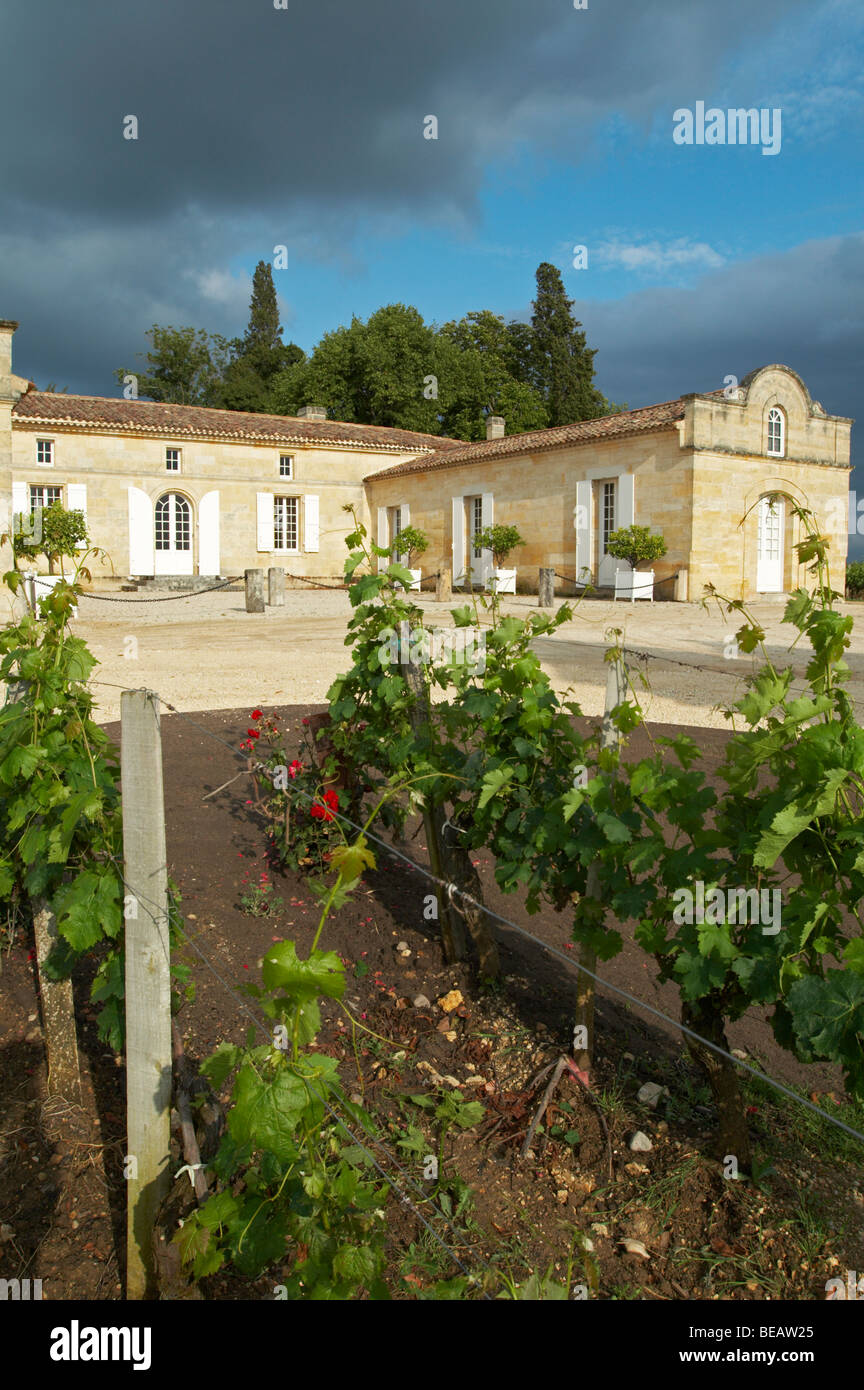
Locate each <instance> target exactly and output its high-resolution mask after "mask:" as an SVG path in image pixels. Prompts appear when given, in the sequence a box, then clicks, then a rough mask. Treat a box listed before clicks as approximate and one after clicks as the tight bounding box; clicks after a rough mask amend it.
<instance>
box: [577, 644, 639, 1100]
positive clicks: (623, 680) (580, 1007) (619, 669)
mask: <svg viewBox="0 0 864 1390" xmlns="http://www.w3.org/2000/svg"><path fill="white" fill-rule="evenodd" d="M626 698H627V677H626V675H625V672H624V663H623V661H622V660H621V658H620V657H616V658H615V660H614V661H612V662H610V664H609V671H608V674H607V677H606V702H605V707H604V710H603V724H602V728H601V734H600V739H601V744H602V747H603V748H617V747H618V745H619V743H620V741H621V735H620V733H619V731H618V729H617V728H616V727H615V725H614V724H613V723H612V719H611V715H612V711H613V710H614V709H615V707H616V705H620V704H621V703H622V702H623V701H624V700H625V699H626ZM599 895H600V873H599V870H598V869H597V867H596V865H595V864H593V863H592V864H591V865H590V866H589V869H588V876H587V881H586V884H585V897H586V898H598V897H599ZM578 962H579V964H580V965H581V966H584V967H585V969H587V970H590V971H592V973H593V974H596V971H597V952H596V951H594V950H593V949H592V948H591V947H590V946H587V945H583V946H581V947H580V948H579V956H578ZM595 994H596V991H595V988H594V980H593V979H592V977H591V975H586V974H585V973H584V970H580V971H579V978H578V980H577V981H576V1016H575V1019H574V1031H573V1039H574V1046H573V1055H574V1057H575V1059H576V1066H577V1067H578V1068H579V1070H580V1071H581V1072H583V1073H584V1074H585V1076H586V1077H587V1076H588V1075H589V1074H590V1069H591V1061H592V1057H593V1054H594V999H595ZM580 1030H581V1031H580Z"/></svg>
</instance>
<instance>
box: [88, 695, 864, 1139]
mask: <svg viewBox="0 0 864 1390" xmlns="http://www.w3.org/2000/svg"><path fill="white" fill-rule="evenodd" d="M94 684H97V685H107V684H109V682H106V681H96V682H94ZM113 688H114V689H118V690H124V689H127V687H126V686H114V687H113ZM153 693H154V694H155V695H156V696H157V698H158V699H159V701H160V703H161V704H163V705H164V706H165V708H166V709H168V710H170V712H171V713H172V714H176V715H177V716H178V717H179V718H181V719H185V720H186V722H187V723H189V724H191V725H192V726H193V728H196V729H198V731H199V732H200V733H203V734H205V735H206V736H207V737H208V738H212V739H213V740H214V742H216V743H219V744H221V745H222V747H223V748H227V749H228V751H229V752H230V753H232V754H233V755H234V756H235V757H245V756H246V755H244V754H243V753H242V752H241V751H240V750H239V749H237V748H234V747H233V745H232V744H230V743H228V742H227V740H225V739H223V738H220V737H219V735H218V734H214V733H213V732H212V731H211V730H210V729H207V728H205V727H204V725H203V724H199V723H197V721H196V720H194V719H192V718H191V716H190V715H188V714H184V713H183V712H182V711H181V710H178V709H176V708H175V707H174V706H173V705H171V704H170V703H169V702H168V701H167V700H165V699H163V698H162V696H161V695H159V694H158V692H156V691H154V692H153ZM246 761H247V763H249V764H250V766H249V768H248V770H249V771H250V772H253V771H260V772H261V774H262V775H263V776H265V777H266V776H267V775H268V774H267V769H266V768H265V766H264V764H263V763H260V762H256V763H254V765H252V759H251V758H248V757H246ZM296 794H297V795H299V796H301V797H303V798H304V799H306V800H308V801H310V802H312V801H314V797H313V796H312V795H311V794H310V793H307V792H303V791H302V790H301V789H299V788H298V789H296ZM331 814H332V815H333V817H334V819H336V820H340V821H342V822H343V823H344V824H345V825H348V826H350V827H351V829H352V830H356V831H358V832H359V833H360V834H362V835H364V836H365V837H366V838H367V839H368V840H373V841H374V842H375V843H376V844H378V845H380V846H381V848H382V849H384V850H385V851H386V852H387V853H388V854H390V855H392V856H393V857H394V858H397V859H401V860H402V861H403V862H404V863H405V864H407V865H408V866H409V867H410V868H411V869H412V870H414V871H415V872H417V873H419V874H421V875H422V876H423V877H424V878H426V879H428V880H429V882H431V883H435V884H437V885H438V886H439V887H440V888H442V889H444V891H445V892H446V893H447V894H448V895H449V896H450V898H451V900H452V897H453V895H456V896H458V897H460V898H462V899H464V900H465V901H466V902H468V903H470V904H471V905H472V906H473V907H476V908H479V909H480V910H481V911H482V912H485V913H486V914H487V916H489V917H491V918H492V919H493V920H494V921H496V922H500V923H501V925H502V926H506V927H509V928H510V929H511V930H512V931H515V932H516V933H517V934H518V935H519V936H521V937H523V938H524V939H525V940H526V941H530V942H532V943H533V944H534V945H535V946H539V947H540V948H541V949H542V950H544V951H546V952H548V953H549V954H550V955H552V956H554V957H555V958H556V959H557V960H560V961H561V962H562V963H563V964H564V965H566V966H568V967H569V968H570V969H571V970H576V971H580V972H582V973H583V974H585V975H588V976H589V978H590V979H592V980H593V981H594V982H595V984H598V985H601V986H603V988H605V989H608V990H610V991H612V993H614V994H617V995H619V996H620V997H621V998H622V999H626V1000H627V1001H628V1003H631V1004H634V1005H636V1007H637V1008H640V1009H644V1010H646V1012H647V1013H650V1014H652V1015H653V1016H654V1017H655V1018H658V1019H660V1020H661V1021H662V1022H664V1023H667V1024H669V1025H670V1026H671V1027H673V1028H675V1029H677V1030H678V1031H679V1032H681V1033H683V1034H685V1036H687V1037H690V1038H693V1039H694V1040H695V1041H697V1042H700V1043H701V1044H702V1045H703V1046H704V1047H707V1048H709V1049H710V1051H712V1052H714V1053H715V1054H716V1055H717V1056H719V1057H725V1058H726V1059H727V1060H728V1061H730V1062H732V1063H733V1065H734V1066H736V1067H740V1068H741V1069H742V1070H743V1071H746V1072H749V1073H750V1075H751V1076H753V1077H755V1078H756V1080H757V1081H760V1082H762V1083H763V1084H765V1085H768V1086H771V1087H773V1088H774V1090H776V1091H779V1092H780V1093H781V1094H782V1095H785V1096H787V1097H788V1098H789V1099H790V1100H794V1101H796V1102H797V1103H798V1104H799V1105H802V1106H804V1108H805V1109H807V1110H810V1111H812V1113H813V1114H814V1115H818V1116H819V1117H820V1119H823V1120H827V1121H828V1123H829V1124H832V1125H834V1126H835V1127H836V1128H838V1129H842V1130H844V1131H845V1132H846V1133H847V1134H850V1135H851V1136H852V1137H853V1138H854V1139H858V1140H860V1141H861V1142H862V1143H864V1134H862V1133H861V1131H860V1130H857V1129H854V1128H853V1127H852V1126H851V1125H847V1124H846V1123H845V1122H844V1121H843V1120H839V1119H837V1118H836V1116H834V1115H830V1114H829V1113H828V1111H827V1110H823V1109H821V1107H820V1106H818V1105H815V1104H814V1103H813V1101H811V1100H808V1099H806V1098H805V1097H804V1096H799V1095H798V1094H797V1093H796V1092H795V1091H793V1090H792V1089H791V1087H789V1086H786V1085H784V1084H783V1082H782V1081H778V1080H776V1078H775V1077H772V1076H769V1075H768V1073H767V1072H762V1071H758V1070H757V1069H756V1068H755V1067H752V1066H750V1065H749V1063H747V1062H745V1061H744V1060H743V1059H742V1058H740V1057H736V1056H734V1054H733V1053H731V1052H728V1051H727V1050H726V1049H725V1048H723V1047H720V1046H719V1044H717V1043H715V1042H712V1041H711V1040H710V1039H709V1038H703V1037H702V1035H701V1034H700V1033H697V1032H696V1031H695V1030H694V1029H692V1028H689V1027H688V1026H687V1025H686V1024H685V1023H682V1022H681V1021H680V1020H679V1019H674V1018H672V1017H671V1016H670V1015H669V1014H665V1013H663V1011H662V1010H661V1009H657V1008H655V1007H654V1005H653V1004H648V1003H646V1002H645V1001H644V1000H642V999H639V998H638V997H637V996H636V995H633V994H631V993H630V992H629V990H626V989H623V988H622V987H621V986H620V985H616V984H613V983H612V981H611V980H606V979H604V978H603V976H601V975H598V974H596V972H595V971H593V970H589V969H588V967H587V966H584V965H581V964H580V963H579V962H578V961H575V960H573V959H571V958H570V957H568V956H566V955H565V954H564V952H563V951H559V950H558V948H557V947H556V946H552V945H551V944H550V943H548V942H545V941H542V940H541V939H540V938H539V937H537V936H534V935H533V933H532V932H529V931H527V930H526V928H525V927H521V926H520V925H519V924H518V922H514V921H512V920H511V919H510V918H509V917H503V916H502V915H501V914H500V913H498V912H495V911H494V909H492V908H490V907H488V906H487V905H486V904H485V903H482V902H479V901H478V899H476V898H474V897H472V895H471V894H470V893H467V892H466V891H465V889H463V888H460V887H459V886H458V885H457V884H454V883H449V882H448V881H447V880H446V879H442V878H439V877H437V876H436V875H435V874H433V873H432V872H431V870H429V869H427V868H425V867H424V866H423V865H422V864H418V863H416V862H415V861H414V860H413V859H410V858H409V857H408V856H407V855H406V854H403V853H402V851H401V850H397V849H395V848H394V847H393V846H392V845H388V844H387V842H386V841H385V840H382V839H381V838H380V837H379V836H377V835H375V834H374V833H373V832H372V831H370V830H368V829H364V828H363V827H362V826H360V825H357V824H356V822H354V821H352V820H350V819H349V817H347V816H346V815H344V813H343V812H341V811H331Z"/></svg>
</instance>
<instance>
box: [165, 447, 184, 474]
mask: <svg viewBox="0 0 864 1390" xmlns="http://www.w3.org/2000/svg"><path fill="white" fill-rule="evenodd" d="M165 471H166V472H167V473H179V472H180V450H179V449H166V450H165Z"/></svg>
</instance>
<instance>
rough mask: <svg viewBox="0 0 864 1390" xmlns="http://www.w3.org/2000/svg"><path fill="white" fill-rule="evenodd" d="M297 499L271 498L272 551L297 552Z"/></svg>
mask: <svg viewBox="0 0 864 1390" xmlns="http://www.w3.org/2000/svg"><path fill="white" fill-rule="evenodd" d="M297 511H298V508H297V498H296V497H274V498H273V549H274V550H282V551H296V550H299V548H300V547H299V539H298V527H297Z"/></svg>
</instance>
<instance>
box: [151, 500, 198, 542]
mask: <svg viewBox="0 0 864 1390" xmlns="http://www.w3.org/2000/svg"><path fill="white" fill-rule="evenodd" d="M155 518H156V549H157V550H191V549H192V513H191V510H190V507H189V503H188V502H187V500H186V498H185V497H183V496H182V495H181V493H179V492H166V493H164V494H163V496H162V497H160V498H159V501H158V502H157V503H156V512H155Z"/></svg>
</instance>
